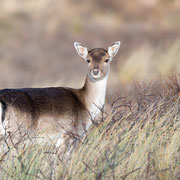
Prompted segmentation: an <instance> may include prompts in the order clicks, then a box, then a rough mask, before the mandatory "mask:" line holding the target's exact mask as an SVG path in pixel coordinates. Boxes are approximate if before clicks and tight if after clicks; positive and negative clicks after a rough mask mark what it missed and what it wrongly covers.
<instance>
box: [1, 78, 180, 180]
mask: <svg viewBox="0 0 180 180" xmlns="http://www.w3.org/2000/svg"><path fill="white" fill-rule="evenodd" d="M158 87H159V88H158ZM179 92H180V84H179V83H178V80H177V79H176V78H173V79H171V80H170V81H169V83H167V82H166V87H165V86H159V85H156V86H152V87H151V86H147V85H146V86H140V85H137V86H136V88H135V89H134V90H133V91H131V92H130V94H131V96H127V97H122V96H121V95H120V96H119V98H117V99H116V100H115V101H114V102H113V103H111V105H110V106H109V110H108V111H106V113H104V112H103V113H104V116H103V117H104V118H103V119H101V122H100V121H99V122H98V123H97V124H96V126H94V125H92V126H91V128H90V129H89V130H88V132H87V135H86V136H85V137H84V138H83V139H81V141H80V142H79V144H78V145H77V146H76V147H75V148H74V150H73V152H72V154H71V155H70V157H69V159H68V160H67V159H66V161H65V160H63V159H62V158H59V157H58V154H57V153H56V151H55V148H54V146H53V145H52V146H49V145H39V144H36V143H34V142H33V143H31V141H30V142H28V143H26V142H25V141H21V143H19V144H14V145H13V144H12V145H8V146H9V147H8V148H7V144H8V142H4V140H3V139H2V140H1V145H4V146H6V152H4V153H1V158H0V174H1V175H0V179H2V180H3V179H113V180H114V179H130V180H132V179H160V180H165V179H179V178H180V96H179V94H178V93H179ZM54 162H56V163H55V166H54Z"/></svg>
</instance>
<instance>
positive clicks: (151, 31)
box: [0, 0, 180, 92]
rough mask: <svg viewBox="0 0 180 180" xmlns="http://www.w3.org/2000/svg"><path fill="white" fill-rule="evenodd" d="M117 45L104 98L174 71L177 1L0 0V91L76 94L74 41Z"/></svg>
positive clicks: (178, 65) (78, 62)
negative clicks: (64, 89) (67, 90)
mask: <svg viewBox="0 0 180 180" xmlns="http://www.w3.org/2000/svg"><path fill="white" fill-rule="evenodd" d="M118 40H120V41H121V48H120V52H119V53H118V55H117V56H116V58H115V59H114V60H113V62H112V68H111V73H110V79H109V82H108V89H109V90H110V91H111V92H113V91H118V90H119V89H121V88H122V87H130V86H131V85H132V84H133V83H135V82H157V81H159V79H162V78H163V77H166V76H170V75H173V74H175V73H177V72H178V71H179V72H180V0H126V1H124V0H111V1H110V0H98V1H97V0H91V1H90V0H89V1H84V0H38V1H37V0H13V1H12V0H0V88H22V87H46V86H71V87H75V88H78V87H81V86H82V85H83V83H84V79H85V74H86V63H85V62H84V61H83V59H81V58H80V57H79V56H78V55H77V53H76V51H75V49H74V46H73V42H74V41H78V42H81V43H83V44H85V45H86V46H87V47H88V48H89V49H91V48H95V47H103V48H107V47H108V46H109V45H110V44H111V43H113V42H114V41H118Z"/></svg>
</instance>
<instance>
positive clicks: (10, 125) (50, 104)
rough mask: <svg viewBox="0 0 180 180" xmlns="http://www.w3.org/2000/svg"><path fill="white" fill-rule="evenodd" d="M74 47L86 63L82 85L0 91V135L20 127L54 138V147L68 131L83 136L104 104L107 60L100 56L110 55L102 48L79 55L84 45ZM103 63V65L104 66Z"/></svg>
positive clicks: (84, 51)
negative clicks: (85, 72)
mask: <svg viewBox="0 0 180 180" xmlns="http://www.w3.org/2000/svg"><path fill="white" fill-rule="evenodd" d="M118 43H119V42H118ZM119 45H120V44H119ZM75 47H76V50H77V52H78V54H79V55H80V56H81V57H83V58H84V59H86V60H87V61H88V64H89V65H88V66H89V67H88V69H89V71H88V75H87V77H86V81H85V84H84V86H83V88H81V89H71V88H63V87H50V88H26V89H4V90H1V91H0V120H1V123H0V133H1V134H5V133H7V131H8V132H12V133H13V132H16V131H18V130H19V129H20V128H21V127H22V129H24V128H25V129H28V130H29V129H30V130H32V131H34V132H35V133H38V134H44V135H47V136H48V137H56V138H57V140H58V142H57V146H59V145H61V144H62V143H63V137H64V135H65V134H67V133H69V132H70V133H73V134H76V135H78V136H83V134H84V133H85V132H86V130H87V129H88V128H89V126H90V125H91V123H92V119H93V120H94V119H95V118H96V116H97V115H98V113H99V112H100V110H101V108H102V107H103V106H104V102H105V94H106V84H107V79H108V73H109V65H108V63H109V62H104V59H107V57H108V58H109V59H110V58H111V57H110V55H109V54H108V52H107V51H105V50H103V49H94V50H91V51H89V52H88V54H83V53H87V52H86V50H87V49H86V47H85V46H83V45H81V44H79V43H77V44H75ZM112 47H113V46H112ZM81 48H82V49H81ZM83 48H84V49H83ZM118 48H119V46H118ZM81 50H82V51H81ZM116 51H117V49H116ZM81 53H82V54H81ZM116 53H117V52H115V54H116ZM89 61H91V62H89ZM104 63H106V64H107V65H105V64H104ZM104 66H107V67H106V68H104ZM97 69H98V70H97ZM97 71H98V73H97Z"/></svg>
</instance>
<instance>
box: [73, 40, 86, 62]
mask: <svg viewBox="0 0 180 180" xmlns="http://www.w3.org/2000/svg"><path fill="white" fill-rule="evenodd" d="M74 47H75V49H76V51H77V53H78V54H79V56H81V57H82V58H84V59H86V58H87V55H88V49H87V47H86V46H84V45H83V44H81V43H78V42H75V43H74Z"/></svg>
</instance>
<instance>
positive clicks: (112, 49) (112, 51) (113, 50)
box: [108, 41, 121, 58]
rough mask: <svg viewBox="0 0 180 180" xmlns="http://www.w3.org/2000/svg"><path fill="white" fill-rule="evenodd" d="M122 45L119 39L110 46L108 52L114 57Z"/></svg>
mask: <svg viewBox="0 0 180 180" xmlns="http://www.w3.org/2000/svg"><path fill="white" fill-rule="evenodd" d="M120 45H121V42H120V41H117V42H115V43H113V44H112V45H111V46H109V47H108V54H109V56H110V57H111V58H113V57H114V56H115V55H116V54H117V53H118V51H119V47H120Z"/></svg>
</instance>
